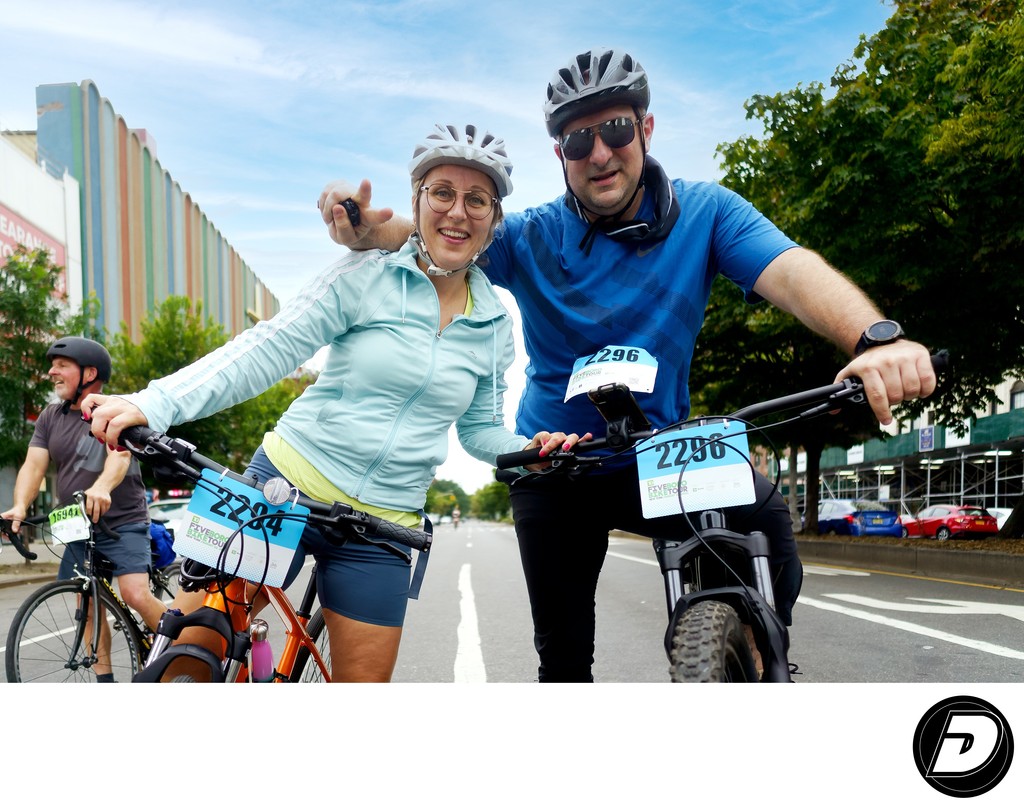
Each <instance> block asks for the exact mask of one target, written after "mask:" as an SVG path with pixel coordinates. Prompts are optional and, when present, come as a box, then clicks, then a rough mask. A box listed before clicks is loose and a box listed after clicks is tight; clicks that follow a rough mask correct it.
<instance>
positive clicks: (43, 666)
mask: <svg viewBox="0 0 1024 808" xmlns="http://www.w3.org/2000/svg"><path fill="white" fill-rule="evenodd" d="M91 601H92V593H91V592H87V591H83V589H82V584H81V582H80V581H78V580H68V581H54V582H53V583H51V584H47V585H46V586H43V587H41V588H40V589H38V590H36V591H35V592H34V593H33V594H32V595H30V596H29V598H28V600H26V601H25V602H24V603H23V604H22V605H21V608H19V609H18V612H17V614H15V615H14V621H13V622H12V623H11V629H10V632H9V634H8V636H7V659H6V663H7V681H8V682H95V681H96V670H95V666H96V663H97V657H96V653H95V649H94V647H93V643H92V642H90V641H89V638H88V637H87V636H86V622H87V620H88V619H89V616H90V615H91V614H93V612H94V611H95V609H94V608H93V607H94V604H93V603H92V602H91ZM99 602H100V604H101V605H102V607H103V614H104V619H105V620H106V622H107V625H108V626H109V627H110V660H109V661H110V667H111V669H112V672H113V674H114V680H115V681H118V682H129V681H131V678H132V676H134V675H135V673H137V672H138V671H139V669H140V668H141V667H142V662H143V659H142V650H141V649H142V639H141V638H140V637H139V635H138V630H137V629H136V628H135V627H134V625H133V624H132V621H131V619H130V618H129V617H128V616H127V615H125V614H124V612H123V611H122V610H121V606H120V604H118V602H117V601H116V600H115V599H114V597H113V596H112V595H111V594H110V593H109V592H108V591H107V590H105V589H103V588H100V590H99Z"/></svg>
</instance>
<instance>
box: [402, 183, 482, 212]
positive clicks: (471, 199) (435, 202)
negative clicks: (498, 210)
mask: <svg viewBox="0 0 1024 808" xmlns="http://www.w3.org/2000/svg"><path fill="white" fill-rule="evenodd" d="M420 193H422V194H424V195H426V197H427V204H428V205H430V209H431V210H432V211H434V213H447V212H448V211H450V210H451V209H452V208H453V207H454V206H455V200H456V199H457V198H458V196H459V194H462V207H463V209H464V210H465V211H466V215H467V216H468V217H469V218H470V219H486V218H487V217H488V215H490V212H491V211H492V210H493V209H494V206H495V205H497V204H499V203H498V200H497V199H495V198H494V197H493V196H490V195H488V194H485V193H484V192H483V191H460V190H459V189H458V188H452V187H451V186H450V185H437V184H434V185H424V186H423V187H421V188H420Z"/></svg>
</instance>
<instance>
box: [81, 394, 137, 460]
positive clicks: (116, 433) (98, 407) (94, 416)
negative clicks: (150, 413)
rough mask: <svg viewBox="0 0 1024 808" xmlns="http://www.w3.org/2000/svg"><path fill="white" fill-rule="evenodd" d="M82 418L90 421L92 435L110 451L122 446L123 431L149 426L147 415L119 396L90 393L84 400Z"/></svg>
mask: <svg viewBox="0 0 1024 808" xmlns="http://www.w3.org/2000/svg"><path fill="white" fill-rule="evenodd" d="M82 418H84V419H85V420H86V421H89V423H90V426H91V427H92V434H93V435H95V436H96V437H97V438H98V439H99V440H101V441H103V442H104V443H105V444H107V446H108V447H109V448H110V449H117V447H118V446H119V445H120V438H121V431H122V430H123V429H127V428H128V427H130V426H149V419H147V418H146V416H145V414H144V413H143V412H142V410H140V409H139V408H138V407H136V406H135V405H134V404H130V403H129V402H127V401H125V400H124V399H123V398H119V397H118V396H105V395H102V394H101V393H90V394H89V395H87V396H86V397H85V398H84V399H82Z"/></svg>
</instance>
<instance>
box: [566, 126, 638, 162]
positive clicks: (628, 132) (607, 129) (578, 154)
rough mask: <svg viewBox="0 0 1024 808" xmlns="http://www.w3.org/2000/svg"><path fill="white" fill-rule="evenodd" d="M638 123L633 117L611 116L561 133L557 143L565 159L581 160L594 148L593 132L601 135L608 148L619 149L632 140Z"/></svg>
mask: <svg viewBox="0 0 1024 808" xmlns="http://www.w3.org/2000/svg"><path fill="white" fill-rule="evenodd" d="M638 123H640V121H639V120H638V119H633V118H625V117H623V118H612V119H611V120H610V121H605V122H604V123H595V124H594V125H593V126H587V127H584V128H583V129H574V130H573V131H572V132H568V133H567V134H565V135H562V139H561V140H560V141H559V142H558V145H559V146H561V148H562V154H563V155H564V156H565V159H566V160H582V159H583V158H584V157H587V156H589V154H590V153H591V152H592V151H593V150H594V134H595V132H596V133H598V134H600V135H601V140H602V141H604V145H605V146H607V147H608V148H609V149H621V148H622V147H623V146H628V145H629V144H630V143H632V142H633V138H634V137H636V124H638Z"/></svg>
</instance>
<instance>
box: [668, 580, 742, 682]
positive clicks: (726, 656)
mask: <svg viewBox="0 0 1024 808" xmlns="http://www.w3.org/2000/svg"><path fill="white" fill-rule="evenodd" d="M669 660H670V662H671V663H672V664H671V666H670V667H669V674H670V675H671V677H672V681H673V682H756V681H757V669H756V668H755V666H754V655H753V652H752V651H751V650H750V645H749V643H748V642H747V637H746V633H745V632H744V630H743V623H742V622H741V621H740V618H739V615H737V614H736V610H735V609H733V608H732V606H729V605H728V604H725V603H721V602H720V601H716V600H705V601H701V602H700V603H695V604H694V605H693V606H691V607H690V608H688V609H687V610H686V611H685V612H683V613H682V615H681V616H680V617H679V619H678V621H677V622H676V624H675V626H674V627H673V631H672V650H671V652H670V653H669Z"/></svg>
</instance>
